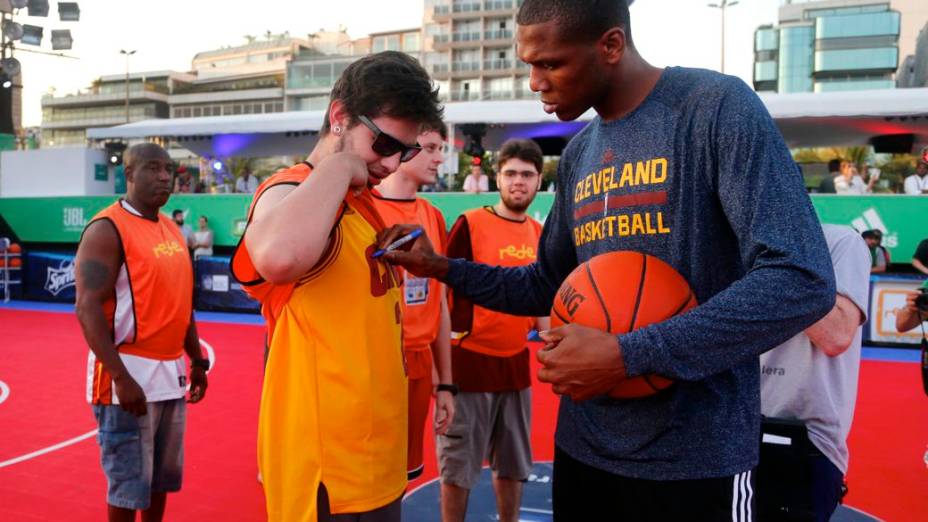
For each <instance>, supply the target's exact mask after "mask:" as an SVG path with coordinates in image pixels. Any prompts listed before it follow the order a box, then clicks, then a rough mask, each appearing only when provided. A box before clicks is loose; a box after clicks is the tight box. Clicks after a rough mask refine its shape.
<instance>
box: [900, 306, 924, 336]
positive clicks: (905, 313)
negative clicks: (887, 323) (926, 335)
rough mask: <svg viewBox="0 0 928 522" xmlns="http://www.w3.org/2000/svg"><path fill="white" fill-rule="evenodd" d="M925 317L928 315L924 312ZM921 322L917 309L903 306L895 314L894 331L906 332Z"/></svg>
mask: <svg viewBox="0 0 928 522" xmlns="http://www.w3.org/2000/svg"><path fill="white" fill-rule="evenodd" d="M926 317H928V314H926ZM921 322H922V317H921V316H920V315H919V313H918V310H917V309H915V310H913V309H911V308H903V309H902V310H901V311H900V312H899V313H897V314H896V331H897V332H900V333H901V332H908V331H909V330H911V329H912V328H916V327H917V326H918V325H919V324H920V323H921Z"/></svg>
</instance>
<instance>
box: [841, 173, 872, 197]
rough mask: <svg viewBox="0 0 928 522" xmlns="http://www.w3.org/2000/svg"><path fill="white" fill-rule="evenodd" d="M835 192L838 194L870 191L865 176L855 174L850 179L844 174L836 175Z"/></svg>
mask: <svg viewBox="0 0 928 522" xmlns="http://www.w3.org/2000/svg"><path fill="white" fill-rule="evenodd" d="M835 192H837V193H838V194H866V193H867V192H870V189H869V188H868V187H867V184H866V183H864V180H863V178H861V177H860V176H854V177H852V178H851V181H848V180H847V179H845V178H844V176H835Z"/></svg>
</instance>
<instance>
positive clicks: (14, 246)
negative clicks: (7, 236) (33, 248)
mask: <svg viewBox="0 0 928 522" xmlns="http://www.w3.org/2000/svg"><path fill="white" fill-rule="evenodd" d="M9 251H10V253H11V254H18V253H20V252H22V251H23V248H22V247H21V246H19V243H12V244H11V245H10V248H9Z"/></svg>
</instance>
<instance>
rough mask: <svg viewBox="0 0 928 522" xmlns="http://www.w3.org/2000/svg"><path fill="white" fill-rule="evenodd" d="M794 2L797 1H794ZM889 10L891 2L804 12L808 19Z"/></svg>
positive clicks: (804, 16)
mask: <svg viewBox="0 0 928 522" xmlns="http://www.w3.org/2000/svg"><path fill="white" fill-rule="evenodd" d="M793 3H794V4H795V3H797V2H793ZM884 11H889V4H888V3H884V4H873V5H858V6H851V7H834V8H831V9H808V10H806V11H805V12H804V13H803V18H805V19H806V20H814V19H816V18H821V17H824V16H842V15H852V14H866V13H881V12H884Z"/></svg>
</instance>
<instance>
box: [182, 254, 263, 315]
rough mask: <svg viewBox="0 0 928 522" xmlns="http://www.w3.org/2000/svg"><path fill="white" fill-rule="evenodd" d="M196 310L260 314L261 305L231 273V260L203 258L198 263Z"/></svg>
mask: <svg viewBox="0 0 928 522" xmlns="http://www.w3.org/2000/svg"><path fill="white" fill-rule="evenodd" d="M196 292H197V299H196V309H197V310H213V311H221V312H252V313H258V311H259V310H260V308H261V307H260V305H259V304H258V302H257V301H255V300H253V299H251V298H250V297H248V295H246V294H245V292H244V291H243V290H242V285H240V284H239V283H238V281H236V280H235V278H233V277H232V273H231V272H230V271H229V258H228V257H220V256H203V257H201V258H199V259H197V262H196Z"/></svg>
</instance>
